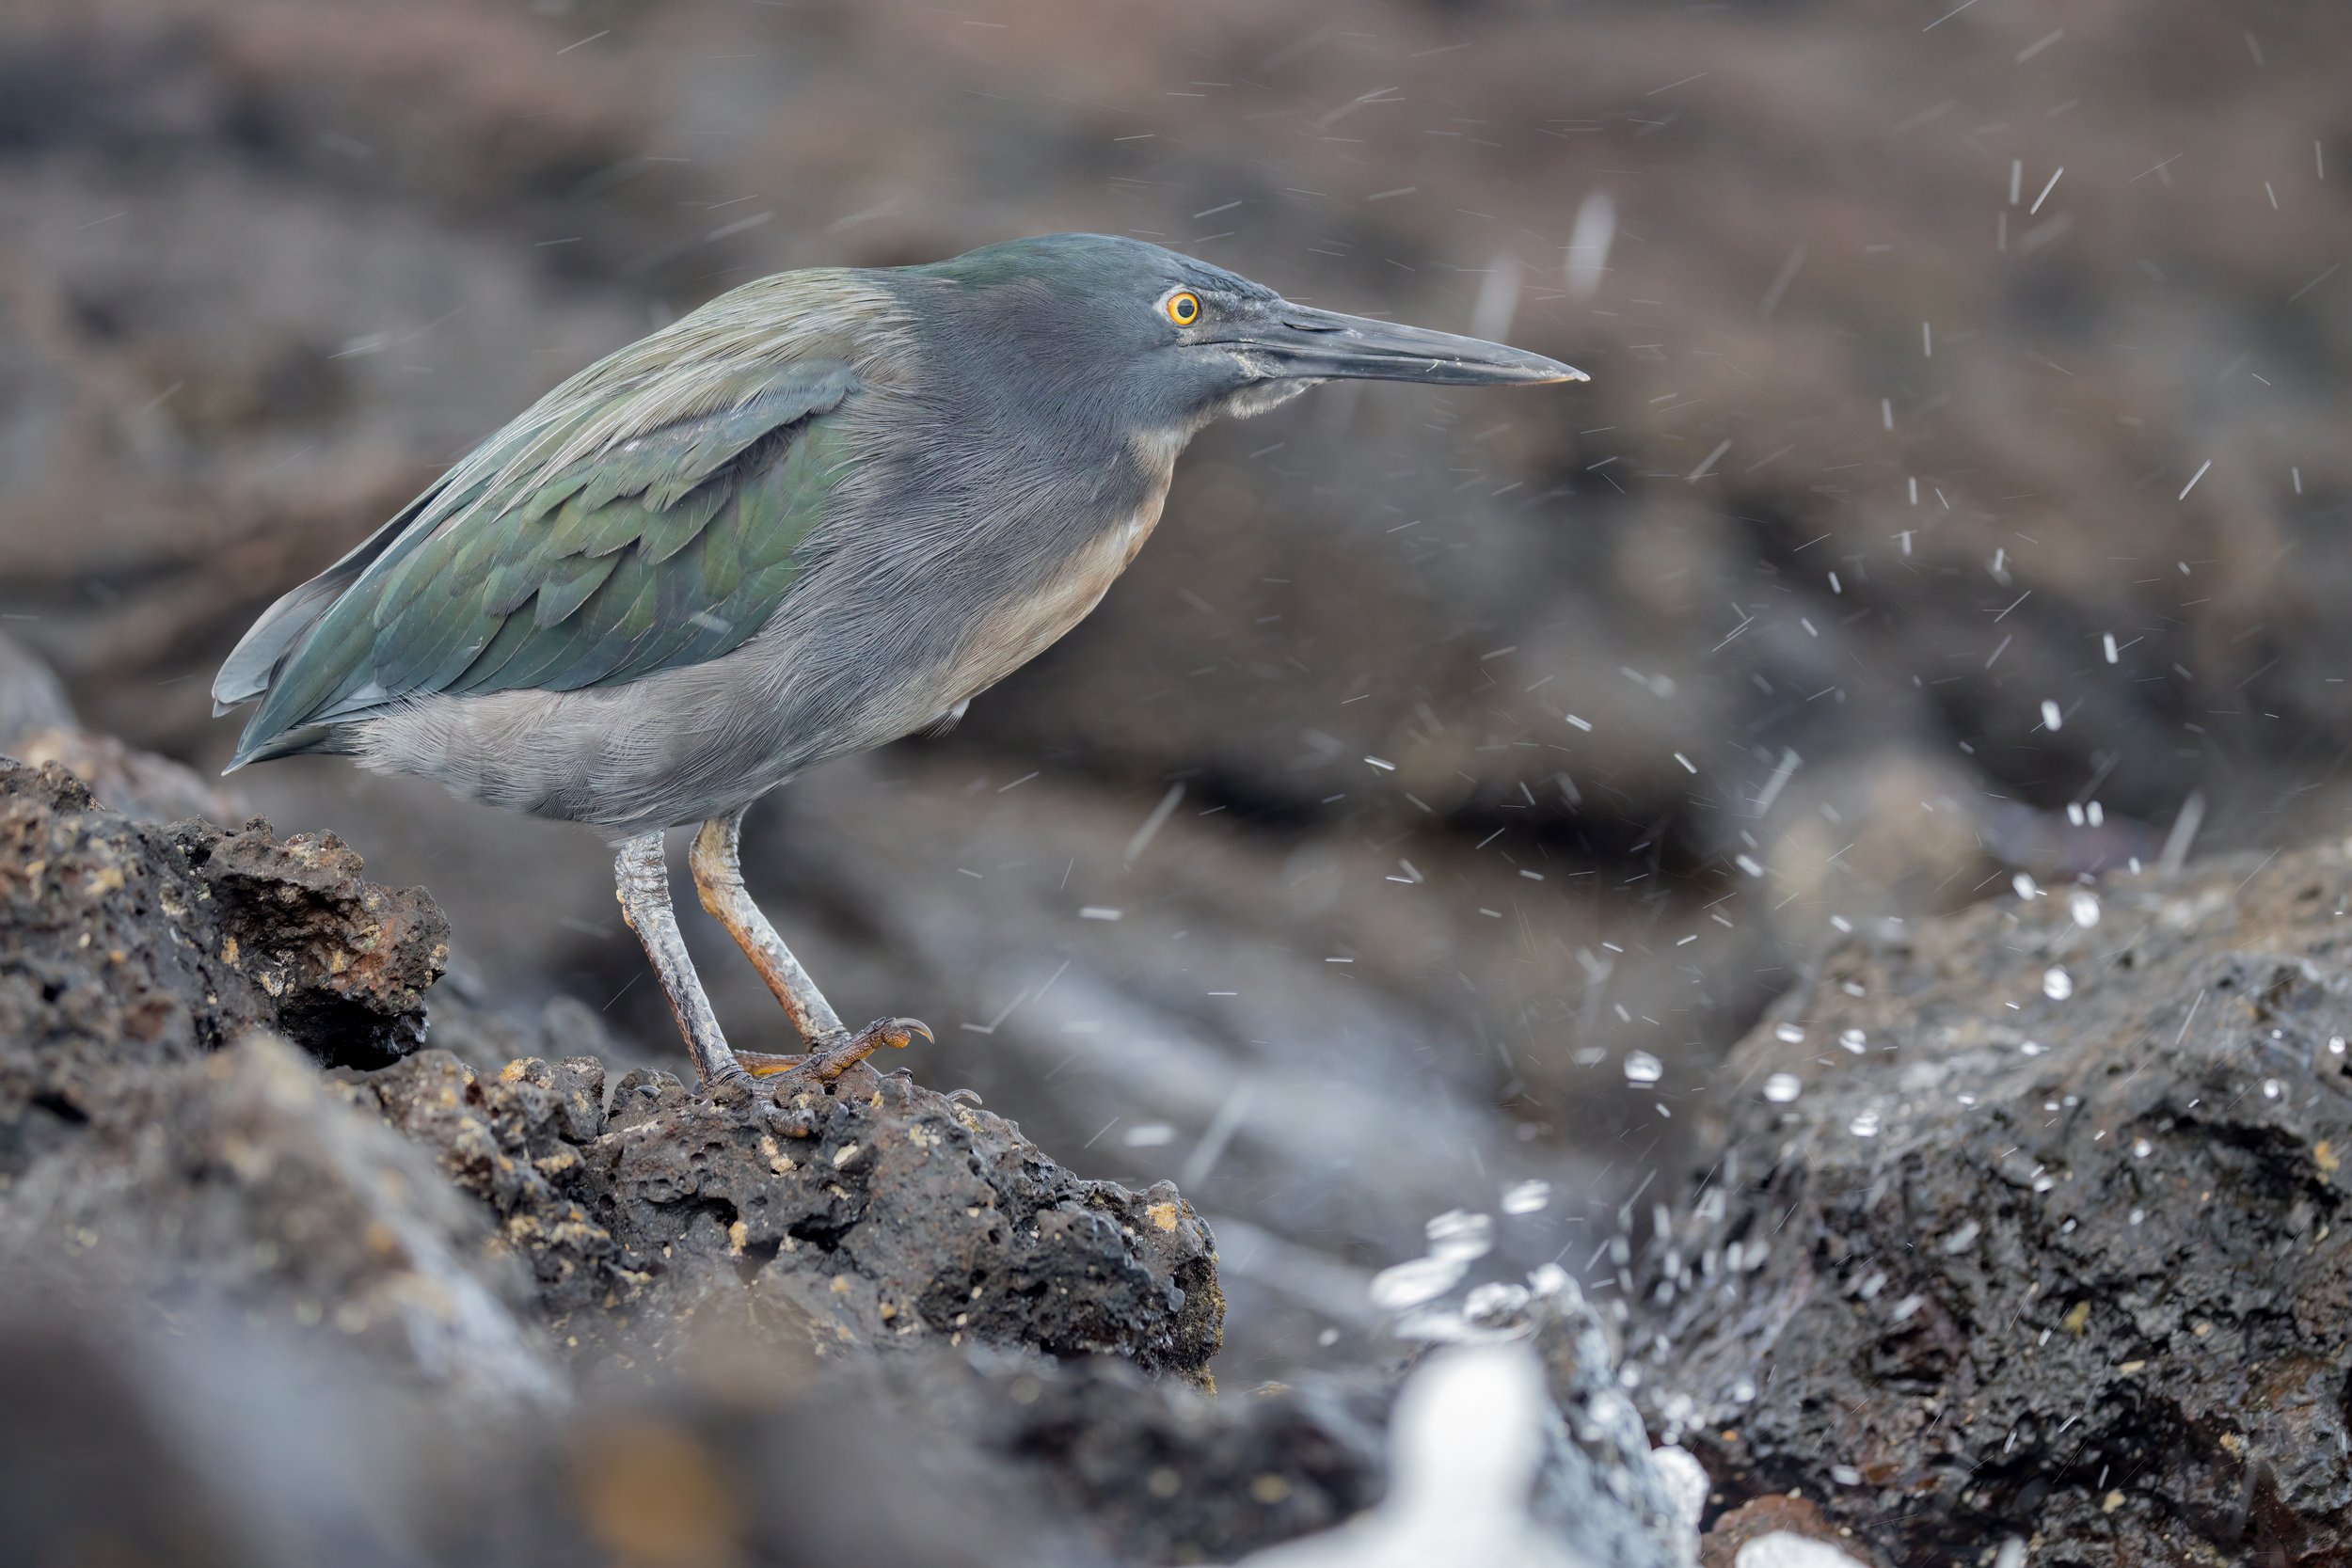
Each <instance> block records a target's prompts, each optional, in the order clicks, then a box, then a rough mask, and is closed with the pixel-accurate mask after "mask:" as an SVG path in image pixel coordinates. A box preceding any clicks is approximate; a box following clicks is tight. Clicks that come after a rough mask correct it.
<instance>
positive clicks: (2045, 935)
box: [1642, 845, 2352, 1568]
mask: <svg viewBox="0 0 2352 1568" xmlns="http://www.w3.org/2000/svg"><path fill="white" fill-rule="evenodd" d="M2347 910H2352V846H2346V845H2324V846H2320V847H2312V848H2309V849H2303V850H2296V851H2291V852H2287V853H2283V854H2279V855H2276V856H2272V857H2268V858H2257V857H2246V858H2241V859H2224V860H2219V861H2216V862H2213V863H2208V864H2204V865H2201V866H2197V867H2194V868H2192V869H2191V870H2189V871H2187V872H2186V873H2185V874H2182V875H2179V876H2174V877H2166V876H2162V875H2158V874H2155V873H2153V872H2152V873H2149V874H2147V875H2142V876H2136V877H2118V878H2114V879H2108V880H2106V881H2105V882H2103V883H2100V884H2099V885H2097V886H2096V887H2095V888H2091V887H2083V888H2058V889H2053V890H2050V891H2049V892H2048V893H2046V894H2044V895H2041V896H2036V897H2033V898H2031V899H2030V900H2025V901H2021V900H2019V899H2017V898H2014V897H2005V898H2003V899H2000V900H1998V901H1996V902H1994V903H1990V904H1986V905H1983V906H1979V908H1976V909H1974V910H1971V911H1968V912H1966V913H1965V914H1963V915H1959V916H1955V917H1952V918H1949V919H1944V920H1938V921H1933V922H1929V923H1926V924H1922V925H1919V926H1916V927H1913V928H1911V929H1909V930H1908V931H1895V932H1889V933H1884V934H1882V935H1880V936H1878V937H1877V938H1875V939H1874V940H1867V941H1865V940H1856V941H1854V942H1851V943H1849V944H1847V945H1845V946H1842V947H1839V948H1837V949H1836V950H1834V951H1833V952H1832V953H1830V954H1829V955H1828V957H1827V958H1826V959H1825V960H1824V962H1823V963H1822V965H1821V966H1820V972H1819V974H1817V975H1816V977H1815V978H1814V979H1813V980H1812V982H1811V983H1810V984H1809V985H1808V986H1806V987H1804V988H1803V989H1801V990H1799V991H1798V992H1796V993H1794V994H1792V995H1791V996H1790V997H1789V998H1788V999H1787V1000H1786V1001H1785V1002H1784V1003H1783V1004H1782V1005H1781V1006H1779V1007H1777V1008H1776V1009H1775V1010H1774V1014H1773V1016H1772V1018H1770V1019H1768V1021H1767V1022H1765V1023H1764V1024H1763V1025H1762V1026H1760V1027H1759V1028H1758V1029H1757V1030H1756V1033H1754V1034H1753V1035H1751V1036H1750V1037H1748V1039H1747V1040H1746V1041H1745V1042H1744V1043H1743V1044H1742V1045H1741V1046H1740V1049H1739V1050H1738V1051H1737V1052H1736V1053H1734V1054H1733V1056H1732V1058H1731V1060H1730V1061H1729V1063H1728V1064H1727V1065H1726V1068H1725V1069H1724V1073H1725V1077H1724V1081H1723V1084H1722V1085H1721V1086H1722V1089H1723V1091H1724V1092H1723V1093H1722V1095H1721V1096H1720V1097H1719V1098H1720V1099H1722V1101H1724V1103H1725V1104H1726V1105H1728V1106H1729V1107H1731V1108H1730V1109H1729V1110H1728V1111H1727V1112H1726V1125H1725V1127H1724V1132H1725V1142H1724V1147H1723V1148H1722V1149H1721V1151H1720V1157H1719V1158H1718V1159H1716V1160H1715V1161H1714V1162H1713V1164H1712V1165H1711V1167H1710V1168H1708V1172H1707V1175H1706V1178H1705V1180H1704V1181H1703V1182H1702V1183H1701V1184H1700V1187H1699V1190H1698V1193H1697V1195H1696V1199H1695V1202H1694V1203H1693V1204H1692V1207H1691V1208H1690V1210H1689V1211H1688V1212H1687V1213H1686V1214H1685V1216H1684V1217H1683V1218H1681V1219H1680V1220H1679V1221H1677V1222H1676V1223H1675V1224H1674V1226H1673V1227H1671V1229H1670V1231H1669V1232H1668V1233H1666V1234H1665V1235H1662V1236H1661V1238H1660V1239H1659V1241H1658V1242H1657V1243H1656V1247H1657V1249H1658V1250H1657V1251H1656V1252H1655V1253H1654V1254H1653V1264H1652V1268H1651V1271H1650V1274H1649V1275H1648V1277H1647V1279H1646V1280H1645V1284H1646V1285H1647V1286H1648V1288H1649V1290H1650V1300H1651V1302H1652V1304H1653V1311H1652V1313H1651V1316H1650V1319H1649V1323H1648V1327H1647V1329H1646V1331H1645V1347H1644V1352H1643V1357H1642V1360H1643V1369H1644V1371H1645V1374H1646V1379H1647V1381H1646V1384H1645V1402H1646V1404H1647V1408H1648V1410H1649V1412H1650V1416H1651V1418H1652V1420H1653V1421H1654V1422H1656V1423H1658V1424H1660V1425H1661V1426H1662V1427H1663V1428H1665V1429H1667V1430H1668V1431H1669V1432H1670V1433H1673V1434H1676V1435H1679V1436H1680V1437H1681V1439H1682V1441H1684V1442H1686V1443H1688V1444H1690V1445H1692V1447H1693V1448H1694V1449H1696V1450H1697V1451H1698V1452H1699V1453H1700V1454H1701V1456H1702V1457H1703V1458H1704V1459H1705V1460H1706V1461H1707V1463H1708V1466H1709V1468H1710V1470H1712V1471H1713V1472H1714V1474H1715V1477H1716V1481H1717V1484H1718V1486H1719V1488H1723V1489H1724V1490H1725V1491H1727V1492H1728V1493H1729V1494H1730V1495H1731V1497H1732V1500H1734V1501H1738V1500H1740V1498H1743V1497H1754V1496H1756V1495H1757V1494H1759V1493H1767V1492H1786V1491H1788V1490H1790V1489H1800V1490H1802V1492H1803V1494H1804V1497H1805V1498H1807V1499H1809V1500H1811V1501H1813V1502H1816V1503H1818V1504H1819V1506H1820V1508H1821V1509H1822V1510H1823V1511H1825V1512H1826V1513H1827V1514H1828V1515H1829V1517H1830V1518H1831V1519H1832V1520H1833V1521H1834V1522H1835V1523H1836V1524H1837V1525H1838V1526H1841V1527H1844V1528H1851V1530H1852V1531H1853V1532H1854V1533H1855V1535H1856V1536H1857V1537H1858V1538H1860V1539H1862V1540H1864V1541H1867V1542H1868V1543H1870V1544H1874V1545H1875V1546H1876V1547H1877V1548H1878V1549H1879V1550H1881V1551H1882V1552H1883V1553H1884V1554H1885V1556H1886V1559H1887V1560H1889V1561H1892V1562H1896V1563H1901V1564H1911V1563H1921V1564H1924V1563H1930V1562H1942V1561H1947V1560H1976V1556H1977V1554H1978V1553H1979V1551H1980V1550H1984V1549H1989V1548H1990V1547H1991V1546H1993V1545H1994V1544H1998V1543H1999V1542H2001V1541H2003V1540H2004V1539H2007V1538H2009V1537H2012V1536H2013V1537H2015V1538H2017V1539H2018V1540H2019V1541H2021V1542H2025V1543H2028V1544H2030V1549H2031V1560H2033V1561H2035V1562H2037V1563H2067V1564H2072V1563H2083V1564H2090V1563H2101V1564H2110V1563H2111V1564H2121V1565H2124V1568H2138V1565H2142V1564H2146V1565H2150V1568H2153V1565H2155V1564H2171V1563H2181V1562H2224V1561H2227V1562H2243V1563H2252V1564H2264V1565H2271V1564H2296V1565H2300V1564H2323V1563H2326V1564H2338V1563H2344V1562H2346V1561H2352V1432H2348V1431H2347V1391H2348V1388H2352V1341H2348V1339H2347V1324H2348V1323H2352V1227H2347V1225H2346V1216H2345V1209H2346V1204H2347V1197H2348V1196H2352V1187H2348V1186H2347V1181H2346V1178H2345V1175H2344V1161H2345V1151H2346V1149H2347V1148H2352V1070H2348V1069H2347V1055H2346V1045H2345V1040H2346V1038H2347V1037H2352V981H2347V979H2346V974H2347V970H2346V967H2345V959H2346V957H2347V955H2348V954H2352V914H2348V913H2347Z"/></svg>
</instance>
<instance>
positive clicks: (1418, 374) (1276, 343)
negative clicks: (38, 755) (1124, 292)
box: [1244, 300, 1591, 387]
mask: <svg viewBox="0 0 2352 1568" xmlns="http://www.w3.org/2000/svg"><path fill="white" fill-rule="evenodd" d="M1244 341H1246V342H1247V344H1248V346H1249V347H1250V348H1252V349H1255V350H1257V351H1258V352H1259V353H1260V354H1262V355H1263V356H1264V357H1265V358H1266V359H1267V360H1269V361H1271V363H1272V366H1273V369H1274V372H1275V373H1276V374H1277V375H1280V376H1285V377H1288V376H1302V377H1308V378H1311V379H1314V380H1338V379H1341V378H1343V377H1352V378H1354V379H1357V380H1363V381H1420V382H1426V383H1430V384H1433V385H1436V386H1440V387H1534V386H1541V385H1543V384H1545V383H1549V382H1558V381H1587V380H1590V379H1591V377H1589V376H1587V375H1586V374H1585V373H1584V372H1582V371H1580V370H1578V369H1577V368H1576V367H1575V366H1573V365H1564V364H1562V363H1560V361H1559V360H1557V359H1547V358H1545V357H1544V356H1542V355H1540V354H1530V353H1528V352H1527V351H1526V350H1525V349H1517V348H1506V347H1504V346H1503V345H1502V344H1501V343H1489V342H1486V341H1481V340H1479V339H1477V338H1457V337H1455V336H1454V334H1453V333H1451V332H1432V331H1429V330H1428V329H1427V328H1425V327H1419V326H1399V325H1395V324H1394V323H1392V322H1383V321H1374V320H1372V319H1370V318H1369V317H1365V316H1343V315H1341V314H1340V313H1339V312H1337V311H1335V310H1317V309H1313V308H1312V307H1311V306H1305V305H1293V304H1292V303H1291V302H1290V301H1288V300H1279V301H1277V302H1275V303H1274V305H1273V306H1272V307H1271V309H1269V310H1268V312H1267V314H1266V316H1265V318H1264V319H1263V322H1262V323H1261V324H1258V325H1255V326H1254V327H1253V329H1252V330H1251V331H1250V332H1249V333H1248V337H1247V338H1246V339H1245V340H1244Z"/></svg>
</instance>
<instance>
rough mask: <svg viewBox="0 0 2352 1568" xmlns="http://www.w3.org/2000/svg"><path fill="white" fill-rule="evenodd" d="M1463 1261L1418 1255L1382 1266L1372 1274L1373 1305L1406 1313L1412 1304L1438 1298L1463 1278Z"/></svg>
mask: <svg viewBox="0 0 2352 1568" xmlns="http://www.w3.org/2000/svg"><path fill="white" fill-rule="evenodd" d="M1463 1267H1464V1263H1463V1260H1462V1259H1458V1258H1416V1259H1413V1260H1412V1261H1411V1262H1409V1263H1399V1264H1397V1265H1396V1266H1395V1267H1394V1268H1388V1269H1382V1270H1381V1271H1380V1272H1379V1273H1378V1274H1375V1275H1373V1276H1372V1290H1371V1296H1372V1304H1373V1306H1375V1307H1378V1308H1380V1310H1382V1311H1383V1312H1402V1311H1403V1310H1405V1309H1406V1307H1419V1306H1420V1305H1421V1304H1422V1302H1425V1301H1435V1300H1437V1299H1438V1297H1439V1296H1441V1295H1443V1294H1445V1293H1446V1292H1447V1291H1451V1290H1452V1289H1454V1285H1455V1284H1456V1283H1457V1282H1458V1281H1459V1280H1460V1279H1461V1277H1462V1270H1463Z"/></svg>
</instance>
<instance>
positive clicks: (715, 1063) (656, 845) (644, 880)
mask: <svg viewBox="0 0 2352 1568" xmlns="http://www.w3.org/2000/svg"><path fill="white" fill-rule="evenodd" d="M612 880H613V882H614V884H615V885H616V886H617V887H618V889H619V897H620V900H621V917H622V918H623V919H625V920H627V921H628V928H629V929H630V930H632V931H634V932H636V933H637V940H638V941H639V942H643V943H644V946H645V957H646V958H650V959H652V960H653V972H654V974H655V976H656V977H657V978H659V979H660V982H661V990H662V992H663V993H664V994H665V995H667V996H668V997H669V999H670V1010H671V1011H672V1012H673V1013H675V1014H676V1015H677V1026H678V1032H679V1033H680V1034H682V1035H684V1036H685V1037H686V1049H687V1051H688V1052H689V1053H691V1055H692V1056H693V1058H694V1070H695V1072H696V1073H698V1074H700V1075H701V1077H702V1081H703V1084H704V1085H705V1086H707V1087H711V1088H715V1087H717V1086H718V1085H721V1084H725V1083H731V1082H739V1081H740V1080H743V1079H745V1078H747V1077H748V1076H749V1074H748V1073H747V1072H746V1071H745V1070H744V1067H743V1064H742V1063H741V1062H739V1061H737V1060H736V1058H735V1053H734V1052H732V1051H730V1050H728V1049H727V1037H726V1036H724V1035H723V1034H721V1033H720V1032H719V1015H718V1014H716V1013H714V1012H712V1011H711V1010H710V998H709V997H707V996H705V995H704V994H703V983H702V981H701V980H700V979H698V978H697V977H696V976H695V974H694V963H693V960H692V959H691V958H688V957H687V956H686V942H685V939H684V938H682V937H680V936H679V935H678V928H677V914H676V912H675V911H673V910H672V909H671V908H670V867H669V863H668V862H667V861H666V859H665V858H664V857H663V855H662V853H661V832H660V829H656V830H655V831H654V832H649V833H640V834H639V835H638V836H637V837H635V838H632V839H630V840H628V842H627V843H625V844H623V845H622V846H621V848H620V852H619V854H617V855H616V856H614V857H613V861H612Z"/></svg>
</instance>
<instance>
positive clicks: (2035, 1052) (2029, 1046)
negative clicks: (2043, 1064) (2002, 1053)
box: [2017, 1040, 2050, 1056]
mask: <svg viewBox="0 0 2352 1568" xmlns="http://www.w3.org/2000/svg"><path fill="white" fill-rule="evenodd" d="M2017 1049H2018V1051H2019V1052H2020V1053H2022V1054H2024V1055H2027V1056H2039V1055H2041V1054H2042V1053H2043V1052H2045V1051H2047V1050H2049V1049H2050V1048H2049V1047H2048V1046H2046V1045H2044V1044H2042V1042H2041V1041H2040V1040H2027V1041H2026V1043H2025V1044H2023V1045H2021V1046H2019V1047H2018V1048H2017Z"/></svg>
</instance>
